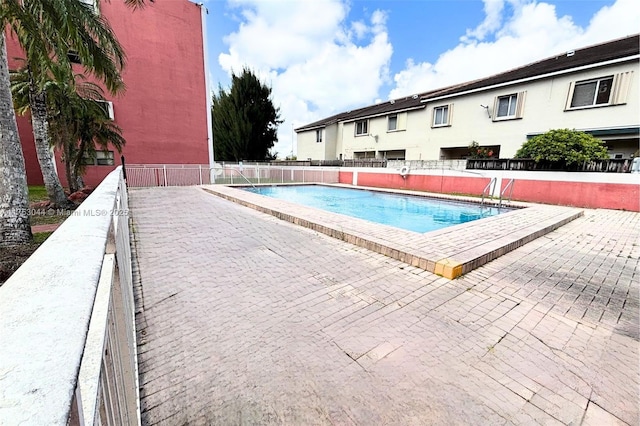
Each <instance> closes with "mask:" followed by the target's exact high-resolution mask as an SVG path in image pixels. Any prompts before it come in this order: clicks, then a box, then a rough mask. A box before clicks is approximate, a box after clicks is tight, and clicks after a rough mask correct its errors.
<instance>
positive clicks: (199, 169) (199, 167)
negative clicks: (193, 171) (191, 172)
mask: <svg viewBox="0 0 640 426" xmlns="http://www.w3.org/2000/svg"><path fill="white" fill-rule="evenodd" d="M198 177H200V185H202V164H200V165H199V166H198Z"/></svg>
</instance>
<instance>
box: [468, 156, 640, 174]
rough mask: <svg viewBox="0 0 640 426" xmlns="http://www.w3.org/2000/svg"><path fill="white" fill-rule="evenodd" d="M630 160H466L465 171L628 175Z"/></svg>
mask: <svg viewBox="0 0 640 426" xmlns="http://www.w3.org/2000/svg"><path fill="white" fill-rule="evenodd" d="M631 162H632V160H630V159H614V160H596V161H586V162H583V163H578V164H570V165H567V164H566V163H564V162H561V161H557V162H551V161H540V162H536V161H535V160H531V159H494V158H483V159H468V160H467V169H479V170H531V171H533V170H538V171H565V172H605V173H630V172H631Z"/></svg>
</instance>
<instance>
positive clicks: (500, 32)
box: [389, 0, 640, 98]
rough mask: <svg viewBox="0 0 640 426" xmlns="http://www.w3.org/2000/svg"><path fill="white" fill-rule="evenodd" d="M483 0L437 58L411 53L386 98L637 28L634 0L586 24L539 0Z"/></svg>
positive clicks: (603, 11)
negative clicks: (480, 12) (468, 25)
mask: <svg viewBox="0 0 640 426" xmlns="http://www.w3.org/2000/svg"><path fill="white" fill-rule="evenodd" d="M507 3H508V4H509V5H510V6H511V8H505V7H504V2H503V1H500V0H485V7H484V11H485V15H486V17H485V19H484V21H483V22H482V23H480V24H479V25H478V26H477V27H476V28H474V29H471V30H467V31H466V34H465V35H464V36H462V37H461V39H460V40H461V42H460V44H458V45H457V46H455V47H454V48H452V49H450V50H448V51H446V52H444V53H443V54H442V55H440V57H439V58H438V60H437V61H436V62H435V63H428V62H421V63H415V62H414V61H413V60H411V59H409V60H408V61H407V63H406V67H405V69H404V70H402V71H400V72H398V73H396V74H395V75H394V81H395V83H396V87H395V88H394V89H393V90H391V93H390V94H389V97H390V98H398V97H401V96H406V95H409V94H412V93H420V92H425V91H428V90H431V89H437V88H440V87H446V86H448V85H451V84H455V83H461V82H465V81H470V80H473V79H476V78H481V77H485V76H489V75H492V74H496V73H499V72H502V71H506V70H509V69H512V68H515V67H518V66H522V65H525V64H528V63H531V62H534V61H538V60H541V59H545V58H547V57H549V56H551V55H554V54H556V53H560V52H563V51H565V50H571V49H576V48H580V47H585V46H589V45H592V44H597V43H601V42H604V41H608V40H612V39H615V38H619V37H624V36H626V35H630V34H635V33H637V32H638V22H639V21H640V8H638V7H637V6H638V5H637V0H617V1H616V2H615V3H614V4H613V5H611V6H607V7H603V8H602V9H601V10H600V11H599V12H598V13H596V14H595V15H594V17H593V18H592V19H591V21H590V23H589V25H588V26H586V27H585V28H582V27H580V26H578V25H576V24H575V23H574V22H573V20H572V18H571V17H570V16H561V17H558V16H557V13H556V9H555V6H554V5H552V4H549V3H545V2H539V1H520V0H508V1H507Z"/></svg>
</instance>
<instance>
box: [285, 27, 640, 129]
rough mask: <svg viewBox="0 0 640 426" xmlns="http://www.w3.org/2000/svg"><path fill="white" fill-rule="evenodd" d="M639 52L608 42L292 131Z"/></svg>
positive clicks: (627, 42)
mask: <svg viewBox="0 0 640 426" xmlns="http://www.w3.org/2000/svg"><path fill="white" fill-rule="evenodd" d="M639 53H640V36H639V35H638V34H635V35H632V36H629V37H624V38H620V39H617V40H612V41H609V42H606V43H601V44H597V45H593V46H588V47H584V48H582V49H576V50H574V51H569V52H563V53H561V54H558V55H555V56H552V57H550V58H547V59H544V60H542V61H537V62H533V63H531V64H528V65H524V66H522V67H519V68H515V69H512V70H510V71H506V72H503V73H500V74H495V75H493V76H490V77H486V78H481V79H478V80H473V81H469V82H465V83H461V84H456V85H453V86H448V87H444V88H440V89H436V90H431V91H429V92H425V93H420V94H417V95H413V96H407V97H405V98H400V99H394V100H391V101H387V102H382V103H378V104H375V105H371V106H367V107H363V108H358V109H356V110H352V111H346V112H342V113H339V114H336V115H332V116H331V117H327V118H324V119H322V120H319V121H316V122H314V123H311V124H307V125H305V126H302V127H299V128H297V129H295V131H296V132H301V131H307V130H313V129H320V128H323V127H326V126H329V125H332V124H335V123H337V122H340V121H343V122H344V121H352V120H357V119H359V118H367V117H373V116H377V115H382V114H387V113H390V112H395V111H398V112H399V111H403V110H409V109H419V108H425V107H426V105H425V101H428V100H429V99H434V98H440V97H443V96H449V95H454V94H456V93H462V92H467V91H470V90H477V89H482V88H484V87H491V86H495V85H498V84H504V83H508V82H512V81H518V80H523V79H527V78H533V77H538V76H542V75H545V74H551V73H555V72H561V71H567V70H571V69H574V68H579V67H583V66H587V65H592V64H597V63H602V62H607V61H612V60H616V59H621V58H626V57H629V56H634V55H638V54H639Z"/></svg>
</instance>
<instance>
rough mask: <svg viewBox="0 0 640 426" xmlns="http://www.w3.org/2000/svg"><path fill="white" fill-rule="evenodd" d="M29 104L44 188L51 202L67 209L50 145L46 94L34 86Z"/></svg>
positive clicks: (67, 201)
mask: <svg viewBox="0 0 640 426" xmlns="http://www.w3.org/2000/svg"><path fill="white" fill-rule="evenodd" d="M29 104H30V108H31V127H33V139H34V140H35V144H36V155H37V157H38V163H40V170H41V171H42V178H43V180H44V186H45V188H46V189H47V195H48V196H49V201H50V202H51V203H52V204H54V205H55V206H57V207H67V206H68V205H69V203H70V202H69V200H68V199H67V196H66V195H65V193H64V190H63V189H62V185H61V184H60V178H58V174H57V173H56V169H55V166H54V164H53V155H52V154H51V146H50V144H49V122H48V120H47V98H46V94H45V93H44V92H42V91H38V90H37V88H36V87H35V86H33V84H32V85H31V87H30V88H29Z"/></svg>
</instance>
